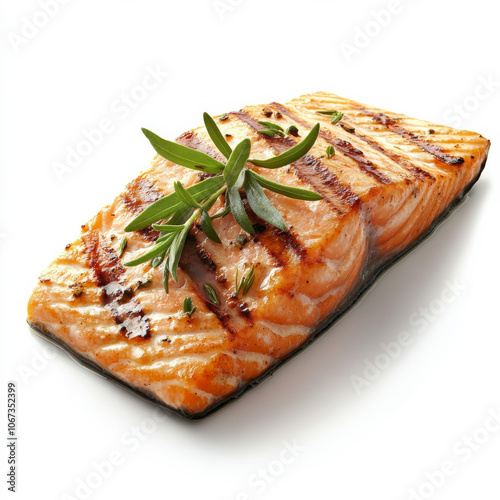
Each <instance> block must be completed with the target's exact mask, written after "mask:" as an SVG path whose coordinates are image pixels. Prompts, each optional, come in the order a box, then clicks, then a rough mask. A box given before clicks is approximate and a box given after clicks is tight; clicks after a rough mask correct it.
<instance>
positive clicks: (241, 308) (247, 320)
mask: <svg viewBox="0 0 500 500" xmlns="http://www.w3.org/2000/svg"><path fill="white" fill-rule="evenodd" d="M195 231H196V228H195ZM211 264H213V265H211ZM179 266H180V267H181V269H182V270H183V271H184V272H185V273H186V274H187V275H188V276H189V277H190V279H191V282H192V284H193V286H194V288H195V291H196V294H197V296H198V298H199V299H200V300H201V301H202V302H204V303H205V305H206V307H207V308H208V309H210V311H212V312H213V313H214V314H215V316H216V317H217V319H218V320H219V322H220V324H221V326H222V327H223V328H224V329H225V330H226V331H227V332H229V333H230V334H231V335H232V336H233V337H234V335H236V334H237V332H238V331H239V330H241V329H243V328H247V327H251V326H253V321H252V318H251V314H250V310H249V309H248V307H247V305H246V304H245V303H244V302H242V301H240V300H239V298H238V297H237V296H236V295H235V294H232V295H231V297H230V300H229V301H228V302H227V303H226V302H224V301H223V297H221V293H218V297H219V300H220V302H221V303H220V305H219V306H217V305H215V304H213V303H212V302H210V301H209V300H208V298H207V296H206V294H205V291H204V289H203V285H204V284H205V283H208V284H210V285H212V286H213V287H214V288H215V290H216V291H225V292H227V291H228V289H227V287H226V282H227V278H226V276H225V275H224V274H223V273H222V272H219V273H217V272H216V271H217V269H216V266H215V263H214V262H213V260H212V258H211V256H210V254H209V253H208V252H207V251H206V249H204V248H203V247H202V246H201V245H200V244H199V243H198V242H197V240H196V239H195V237H194V236H193V235H189V236H188V238H187V240H186V245H185V252H183V254H182V257H181V260H180V263H179Z"/></svg>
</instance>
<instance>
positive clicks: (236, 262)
mask: <svg viewBox="0 0 500 500" xmlns="http://www.w3.org/2000/svg"><path fill="white" fill-rule="evenodd" d="M318 110H337V111H340V112H343V113H344V117H343V119H342V120H341V121H340V122H338V123H336V124H332V123H331V122H330V116H328V115H322V114H317V113H316V111H318ZM259 120H267V121H274V122H276V123H279V124H280V125H281V126H282V127H283V128H286V127H288V126H290V125H295V126H296V127H297V128H298V136H297V137H296V136H293V135H287V136H286V137H284V138H281V137H275V138H271V137H268V136H266V135H263V134H258V133H257V130H259V129H260V128H262V127H261V125H259V124H258V123H257V122H258V121H259ZM317 122H320V124H321V131H320V135H319V137H318V140H317V141H316V143H315V145H314V146H313V148H312V149H311V150H310V151H309V153H308V154H307V155H305V156H304V157H303V158H302V159H300V160H298V161H296V162H295V163H293V164H292V165H290V166H289V167H288V168H286V167H285V168H281V169H276V170H270V169H265V168H259V167H256V166H254V165H252V164H248V168H250V169H252V170H255V171H256V172H258V173H259V174H260V175H262V176H264V177H266V178H268V179H271V180H273V181H277V182H280V183H282V184H286V185H287V186H293V187H298V188H305V189H310V190H313V191H316V192H317V193H320V194H321V195H322V196H323V199H322V200H320V201H301V200H294V199H290V198H286V197H283V196H280V195H279V194H275V193H273V192H267V191H266V194H267V195H268V197H269V198H270V200H271V202H272V203H273V204H274V205H275V206H276V208H277V209H278V210H279V212H280V213H281V214H282V215H283V218H284V220H285V222H286V226H287V230H286V231H281V230H279V229H276V228H274V227H273V226H270V225H269V224H267V223H265V222H264V221H262V220H260V219H258V218H257V217H256V216H255V215H253V214H252V213H251V211H250V210H249V209H248V213H249V216H250V218H251V220H252V223H253V224H254V225H255V226H254V227H255V229H256V234H255V235H250V234H247V233H245V232H244V231H243V230H242V229H241V228H240V227H239V226H238V224H237V223H236V222H235V220H234V219H233V217H232V215H231V214H230V215H228V216H226V217H224V218H222V219H216V220H214V227H215V229H216V231H217V233H218V234H219V236H220V239H221V241H222V244H217V243H214V242H212V241H211V240H209V239H208V238H207V237H206V236H205V235H204V233H203V232H202V231H201V230H200V228H199V226H197V225H196V224H195V225H194V226H193V228H192V230H191V233H190V235H189V238H188V241H187V244H186V248H185V250H184V255H183V257H182V260H181V263H180V270H179V281H178V282H177V283H176V282H173V280H171V281H170V293H169V294H168V295H167V294H166V293H165V290H164V289H163V285H162V276H161V275H162V269H161V268H151V267H150V265H149V264H147V263H146V264H142V265H139V266H137V267H125V266H124V265H123V263H124V262H126V261H130V260H132V259H134V258H136V257H138V256H140V255H141V254H142V253H143V252H144V251H145V250H146V249H148V248H150V247H151V246H152V245H153V244H154V241H155V239H156V238H157V237H158V233H156V232H155V231H154V230H152V229H146V230H143V231H140V232H133V233H127V239H128V245H127V249H126V252H125V254H124V255H122V256H121V257H120V256H119V246H120V242H121V240H122V238H123V236H124V234H125V233H124V227H125V226H126V225H127V224H128V223H129V222H130V221H131V220H132V219H133V218H134V217H135V216H136V215H137V214H139V213H140V212H141V211H142V210H143V209H145V208H146V207H147V206H149V205H150V204H151V203H153V202H154V201H156V200H158V199H159V198H161V197H163V196H165V195H166V194H169V193H172V192H173V183H174V181H176V180H179V181H181V182H182V183H183V184H184V185H185V186H189V185H192V184H194V183H196V182H199V181H200V180H201V179H202V178H203V176H202V175H201V174H200V173H199V172H196V171H193V170H189V169H187V168H184V167H181V166H178V165H175V164H173V163H171V162H169V161H167V160H165V159H164V158H162V157H160V156H156V157H155V159H154V160H153V162H152V164H151V166H150V167H149V169H147V170H146V171H144V172H143V173H141V174H140V175H139V176H138V177H137V178H136V179H135V180H134V181H132V182H131V183H130V184H128V185H127V186H126V188H125V190H124V191H123V192H122V193H121V194H120V195H119V196H118V197H117V198H116V199H115V200H114V201H113V203H112V204H111V205H109V206H106V207H104V208H103V209H102V210H101V211H100V212H99V213H98V214H97V215H96V216H95V217H94V218H93V219H92V220H91V221H90V222H89V223H88V224H86V225H84V226H83V227H82V233H81V236H80V237H79V238H78V239H77V240H76V241H75V242H73V243H72V244H71V245H68V247H67V248H66V249H65V250H63V252H62V253H61V254H60V255H59V256H58V257H57V258H56V259H55V260H54V261H53V262H52V264H50V266H49V267H48V268H47V269H46V270H45V271H44V272H43V273H42V275H41V276H40V278H39V282H38V284H37V286H36V288H35V290H34V292H33V295H32V296H31V299H30V301H29V306H28V322H29V323H30V325H32V326H33V327H34V328H36V329H37V330H39V331H41V332H43V333H45V334H46V335H47V336H49V337H50V338H52V339H53V340H55V341H57V342H59V343H60V344H62V345H63V346H64V347H66V348H67V349H69V350H70V351H71V352H72V353H74V354H76V355H77V356H78V357H79V358H80V359H82V360H83V361H84V362H86V363H89V364H90V365H92V366H94V367H95V368H96V369H98V370H100V371H102V372H104V373H105V374H107V375H109V376H110V378H113V379H115V380H118V381H120V382H122V383H124V384H125V385H127V386H129V387H131V388H133V389H135V390H136V391H139V393H141V394H142V395H145V396H146V397H148V398H151V399H152V400H154V401H155V402H157V403H160V404H161V405H164V406H166V407H168V408H170V409H173V410H175V411H177V412H178V413H181V414H183V415H185V416H188V417H190V418H200V417H202V416H204V415H206V414H208V413H210V412H211V411H213V410H214V409H215V408H218V407H219V406H220V405H221V404H222V403H224V402H226V401H228V400H229V399H231V398H233V397H235V396H236V395H238V394H240V393H241V392H242V391H243V390H244V389H245V388H247V387H249V385H251V384H252V385H253V383H255V382H256V381H258V380H260V379H261V378H262V377H263V376H265V375H266V374H269V373H270V372H271V371H272V370H273V369H275V368H276V367H277V366H278V365H279V364H280V363H281V362H283V361H284V360H285V359H286V358H287V357H289V356H290V355H291V354H292V353H294V352H295V351H297V350H298V349H299V348H300V347H302V346H304V345H305V344H306V343H308V341H310V340H311V339H313V338H314V337H315V336H316V335H317V334H318V333H319V332H320V331H321V330H322V329H324V328H325V326H327V325H328V324H329V322H331V321H332V320H333V319H335V318H336V317H338V316H339V314H341V313H342V312H344V311H345V310H346V309H347V308H348V307H349V306H350V305H351V304H352V303H353V301H354V300H355V299H356V298H357V297H358V296H359V294H360V292H361V291H363V290H364V289H365V288H366V287H367V286H368V285H369V284H370V283H371V282H372V281H373V279H374V277H376V275H377V274H378V273H379V272H380V270H381V269H383V268H385V267H386V266H387V265H388V264H390V263H391V262H393V261H394V260H395V259H397V258H398V257H399V256H401V255H402V254H403V253H405V251H407V250H408V249H409V248H411V247H412V246H413V245H414V244H415V243H416V242H418V241H419V240H420V239H421V238H422V237H423V236H425V235H426V234H428V233H429V231H430V230H431V229H432V228H433V226H434V225H435V223H436V221H438V220H439V219H440V218H442V216H443V215H444V214H445V213H446V212H447V210H449V208H450V207H451V206H452V205H453V204H454V203H456V202H457V201H458V200H460V198H461V197H462V196H463V195H464V193H465V192H466V191H467V190H468V189H469V188H470V187H471V186H472V184H473V183H474V182H475V181H476V180H477V179H478V177H479V175H480V172H481V169H482V167H483V166H484V164H485V161H486V157H487V153H488V149H489V144H490V143H489V141H488V140H486V139H485V138H484V137H482V136H481V135H479V134H477V133H474V132H468V131H465V130H456V129H453V128H450V127H445V126H442V125H436V124H434V123H429V122H426V121H422V120H417V119H414V118H409V117H407V116H404V115H401V114H396V113H390V112H387V111H383V110H380V109H376V108H373V107H369V106H366V105H363V104H359V103H357V102H354V101H351V100H348V99H344V98H341V97H338V96H336V95H333V94H329V93H325V92H317V93H315V94H310V95H305V96H302V97H299V98H298V99H294V100H292V101H291V102H289V103H288V104H287V105H281V104H278V103H271V104H269V105H265V106H249V107H246V108H244V109H243V110H241V111H238V112H233V113H228V118H227V119H224V120H222V121H220V120H217V124H218V125H219V126H220V128H221V131H222V133H223V134H225V137H226V139H227V141H228V143H229V144H230V145H231V146H233V147H234V145H236V144H237V143H238V142H239V141H241V140H242V139H243V138H246V137H249V138H250V139H251V141H252V153H251V157H253V158H268V157H272V156H274V155H277V154H279V153H281V152H283V151H285V150H287V149H288V148H290V147H291V146H293V144H294V143H296V142H298V141H300V140H301V138H303V137H304V136H305V135H306V134H307V132H308V130H309V129H310V128H311V127H312V126H313V125H314V124H315V123H317ZM177 142H179V143H180V144H183V145H186V146H189V147H191V148H194V149H197V150H200V151H203V152H205V153H207V154H209V155H211V156H213V157H215V158H217V159H220V160H222V158H221V157H220V155H219V153H218V152H217V150H216V148H215V146H214V144H213V143H212V142H211V140H210V138H209V136H208V134H207V131H206V130H205V129H204V128H197V129H194V130H192V131H189V132H187V133H185V134H183V135H182V136H180V137H179V138H178V139H177ZM329 145H332V146H334V147H335V150H336V154H335V155H333V156H331V157H328V156H327V155H326V153H325V151H326V148H327V147H328V146H329ZM222 203H223V200H219V202H218V204H217V205H216V206H214V208H213V211H217V210H219V209H220V208H221V206H222V205H221V204H222ZM252 264H254V265H255V281H254V283H253V285H252V286H251V288H250V290H249V292H248V293H247V294H246V295H245V296H243V297H242V296H241V294H239V295H237V294H236V293H235V275H236V270H239V275H240V276H243V274H244V273H245V272H247V271H248V269H249V268H250V266H251V265H252ZM146 281H151V283H150V284H149V285H148V286H144V285H145V284H147V283H145V282H146ZM205 283H209V284H211V285H212V286H213V287H214V288H215V289H216V291H217V295H218V297H219V299H220V305H219V306H215V305H214V304H212V303H211V302H210V301H209V300H208V297H207V296H206V294H205V292H204V289H203V285H204V284H205ZM186 297H191V298H192V300H193V305H194V306H195V307H196V312H195V313H194V314H193V315H192V317H189V316H188V315H187V314H185V313H183V307H182V306H183V301H184V299H185V298H186Z"/></svg>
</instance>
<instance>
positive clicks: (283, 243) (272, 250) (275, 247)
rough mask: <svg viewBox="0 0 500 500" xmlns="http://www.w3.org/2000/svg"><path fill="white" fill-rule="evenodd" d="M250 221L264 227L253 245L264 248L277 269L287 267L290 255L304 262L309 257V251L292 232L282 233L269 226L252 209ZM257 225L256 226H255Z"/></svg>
mask: <svg viewBox="0 0 500 500" xmlns="http://www.w3.org/2000/svg"><path fill="white" fill-rule="evenodd" d="M248 211H250V219H251V221H252V222H253V223H254V222H256V221H258V222H257V224H258V225H259V226H262V227H264V228H265V229H264V231H262V232H261V233H260V234H257V235H255V236H254V238H253V239H252V241H253V243H256V244H258V245H260V246H261V247H262V248H264V249H265V250H266V251H267V253H268V255H269V256H270V257H271V259H272V261H273V264H274V265H275V266H276V267H286V266H287V265H288V261H289V258H288V257H287V255H288V253H290V252H291V253H294V254H295V255H296V256H297V257H298V258H299V260H304V259H305V258H306V256H307V250H306V248H305V247H304V246H303V245H302V243H301V242H300V241H299V240H298V239H297V237H296V236H295V234H293V233H292V232H291V231H289V230H288V231H282V230H281V229H278V228H277V227H275V226H273V225H271V224H269V223H268V222H266V221H265V220H262V219H260V218H259V217H257V216H256V215H255V214H254V213H253V212H252V211H251V210H250V209H249V210H248ZM254 225H256V224H254Z"/></svg>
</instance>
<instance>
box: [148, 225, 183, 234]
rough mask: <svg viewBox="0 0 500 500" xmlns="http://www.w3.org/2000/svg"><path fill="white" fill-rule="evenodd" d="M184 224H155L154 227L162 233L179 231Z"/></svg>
mask: <svg viewBox="0 0 500 500" xmlns="http://www.w3.org/2000/svg"><path fill="white" fill-rule="evenodd" d="M183 227H184V226H183V225H180V224H176V225H173V224H153V229H155V230H156V231H160V232H161V233H177V232H178V231H181V230H182V228H183Z"/></svg>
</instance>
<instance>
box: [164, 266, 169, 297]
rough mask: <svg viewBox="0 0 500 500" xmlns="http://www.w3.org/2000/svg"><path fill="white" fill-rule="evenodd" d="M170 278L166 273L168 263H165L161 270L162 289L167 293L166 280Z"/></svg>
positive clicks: (167, 272)
mask: <svg viewBox="0 0 500 500" xmlns="http://www.w3.org/2000/svg"><path fill="white" fill-rule="evenodd" d="M169 278H170V272H169V271H168V262H165V267H164V268H163V288H164V289H165V292H167V293H168V280H169Z"/></svg>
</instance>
